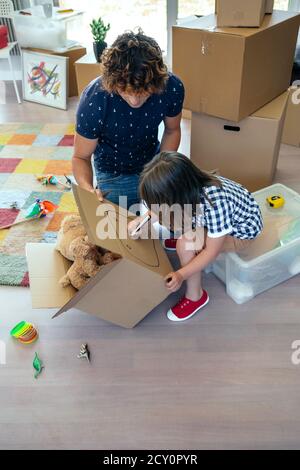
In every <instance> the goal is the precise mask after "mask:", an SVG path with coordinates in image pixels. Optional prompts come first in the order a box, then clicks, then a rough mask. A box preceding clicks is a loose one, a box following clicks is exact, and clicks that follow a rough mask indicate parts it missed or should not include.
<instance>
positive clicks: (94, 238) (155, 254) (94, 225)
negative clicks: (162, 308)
mask: <svg viewBox="0 0 300 470" xmlns="http://www.w3.org/2000/svg"><path fill="white" fill-rule="evenodd" d="M73 193H74V197H75V200H76V204H77V206H78V210H79V213H80V216H81V219H82V221H83V224H84V226H85V229H86V231H87V233H88V237H89V240H90V241H91V242H92V243H94V244H95V245H97V246H101V247H102V248H106V249H107V250H111V251H113V252H115V253H118V254H119V255H121V256H122V258H125V259H128V260H130V261H133V262H134V263H137V264H139V265H141V266H143V267H144V268H146V269H150V270H151V271H153V272H155V273H157V274H160V275H161V276H166V275H167V274H168V273H169V272H170V262H169V259H168V257H167V255H166V253H165V251H164V250H163V248H162V246H161V244H160V242H159V240H150V239H149V240H131V239H130V238H128V233H127V225H128V222H129V221H130V219H133V218H135V216H134V215H133V214H130V213H129V212H128V211H127V210H126V209H123V208H122V207H119V206H117V205H115V204H113V203H112V202H110V201H106V200H105V201H104V202H103V203H100V202H99V200H98V198H97V196H96V195H95V194H94V193H91V192H90V191H86V190H85V189H82V188H81V187H80V186H77V185H73Z"/></svg>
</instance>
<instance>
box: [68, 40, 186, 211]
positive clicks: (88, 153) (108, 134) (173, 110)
mask: <svg viewBox="0 0 300 470" xmlns="http://www.w3.org/2000/svg"><path fill="white" fill-rule="evenodd" d="M102 64H103V68H104V71H103V75H102V76H101V77H99V78H97V79H96V80H94V81H93V82H91V83H90V84H89V85H88V87H87V88H86V89H85V90H84V92H83V94H82V96H81V99H80V103H79V107H78V110H77V124H76V136H75V147H74V156H73V173H74V176H75V179H76V181H77V183H78V184H79V185H80V186H81V187H83V188H85V189H87V190H89V191H96V193H97V195H98V197H99V199H100V200H102V199H103V195H105V194H107V199H108V200H110V201H112V202H114V203H116V204H119V203H120V200H119V197H120V196H126V197H127V203H126V204H125V203H124V202H123V203H122V201H121V205H123V206H124V205H127V208H130V206H132V205H133V204H137V203H138V202H139V196H138V182H139V175H140V173H141V171H142V169H143V167H144V165H145V164H146V163H148V162H149V161H150V160H151V159H152V158H153V157H154V155H156V154H157V153H158V152H159V151H162V150H170V151H171V150H173V151H176V150H177V149H178V147H179V144H180V138H181V133H180V121H181V112H182V105H183V99H184V87H183V84H182V82H181V81H180V80H179V78H177V77H176V76H175V75H173V74H171V73H169V72H168V71H167V67H166V65H165V64H164V62H163V58H162V52H161V49H160V48H159V46H158V44H157V42H156V41H155V40H154V39H152V38H150V37H148V36H145V35H144V34H143V33H142V31H139V32H138V33H137V34H134V33H133V32H126V33H125V34H122V35H121V36H119V37H118V38H117V40H116V41H115V42H114V43H113V45H112V46H111V47H110V48H108V49H107V50H106V51H105V52H104V54H103V56H102ZM162 121H163V122H164V133H163V137H162V140H161V142H159V141H158V127H159V125H160V123H161V122H162ZM92 155H94V162H93V163H94V170H95V176H96V180H97V189H96V190H95V189H94V187H93V169H92V160H91V157H92Z"/></svg>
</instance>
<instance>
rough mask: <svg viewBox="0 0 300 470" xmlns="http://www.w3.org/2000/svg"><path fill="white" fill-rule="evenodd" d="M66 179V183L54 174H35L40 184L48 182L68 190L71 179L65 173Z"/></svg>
mask: <svg viewBox="0 0 300 470" xmlns="http://www.w3.org/2000/svg"><path fill="white" fill-rule="evenodd" d="M64 176H65V178H66V181H67V184H65V183H62V182H61V181H60V180H59V179H58V178H57V177H56V176H54V175H42V176H37V177H36V179H37V180H38V181H39V182H40V183H42V185H45V186H47V185H48V184H52V185H54V186H59V185H60V186H62V187H63V188H65V189H67V190H68V191H69V190H70V189H71V184H72V182H71V180H70V178H68V177H67V176H66V175H64Z"/></svg>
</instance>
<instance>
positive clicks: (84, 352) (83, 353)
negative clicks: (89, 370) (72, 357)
mask: <svg viewBox="0 0 300 470" xmlns="http://www.w3.org/2000/svg"><path fill="white" fill-rule="evenodd" d="M77 357H78V359H81V358H84V359H86V360H87V361H88V362H90V351H89V348H88V345H87V344H82V345H81V348H80V351H79V354H78V356H77Z"/></svg>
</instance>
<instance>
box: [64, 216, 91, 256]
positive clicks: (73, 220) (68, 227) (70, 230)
mask: <svg viewBox="0 0 300 470" xmlns="http://www.w3.org/2000/svg"><path fill="white" fill-rule="evenodd" d="M86 235H87V233H86V230H85V228H84V225H83V223H82V221H81V218H80V216H79V215H75V214H71V215H67V216H66V217H65V218H64V219H63V221H62V223H61V226H60V229H59V231H58V234H57V241H56V249H57V250H58V251H59V252H60V253H61V254H62V255H63V256H64V257H65V258H67V259H69V260H70V261H74V259H73V257H72V256H71V253H70V246H71V243H72V241H73V240H75V239H76V238H78V237H85V236H86Z"/></svg>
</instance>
